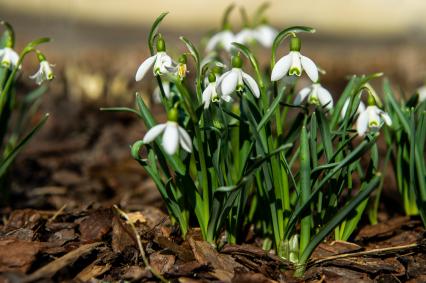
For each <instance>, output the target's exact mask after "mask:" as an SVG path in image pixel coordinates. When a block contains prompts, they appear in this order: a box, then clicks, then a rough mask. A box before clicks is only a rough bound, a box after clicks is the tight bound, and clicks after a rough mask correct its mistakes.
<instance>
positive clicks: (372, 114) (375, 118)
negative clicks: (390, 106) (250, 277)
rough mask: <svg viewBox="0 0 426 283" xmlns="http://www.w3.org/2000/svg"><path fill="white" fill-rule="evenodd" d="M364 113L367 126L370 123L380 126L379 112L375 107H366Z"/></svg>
mask: <svg viewBox="0 0 426 283" xmlns="http://www.w3.org/2000/svg"><path fill="white" fill-rule="evenodd" d="M366 112H367V113H368V126H369V127H370V125H371V124H372V123H374V124H377V125H380V124H381V119H380V112H381V110H380V109H379V108H378V107H377V106H368V107H367V110H366Z"/></svg>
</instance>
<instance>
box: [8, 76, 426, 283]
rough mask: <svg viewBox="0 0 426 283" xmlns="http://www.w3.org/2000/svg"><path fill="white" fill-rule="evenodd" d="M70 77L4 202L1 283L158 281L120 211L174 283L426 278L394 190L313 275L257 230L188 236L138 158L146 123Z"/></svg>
mask: <svg viewBox="0 0 426 283" xmlns="http://www.w3.org/2000/svg"><path fill="white" fill-rule="evenodd" d="M65 73H66V72H65ZM65 77H66V76H65ZM63 80H65V83H59V84H57V85H52V91H51V92H50V93H49V96H50V97H49V99H48V100H46V101H47V102H45V103H44V104H43V111H48V112H50V113H51V119H50V120H49V122H48V123H47V124H46V127H45V128H44V129H43V131H42V132H41V133H40V134H39V135H38V136H37V137H36V139H35V140H34V141H32V143H31V144H30V145H29V147H28V148H27V149H26V150H25V151H24V152H23V154H22V155H21V156H20V158H19V159H18V160H17V162H16V166H15V168H14V169H13V173H12V175H11V180H13V182H12V188H11V191H10V194H9V196H8V197H7V198H3V199H2V200H0V202H1V204H0V219H1V221H0V283H1V282H10V283H14V282H105V281H107V282H113V281H130V282H150V281H157V279H156V278H155V277H153V274H152V273H151V272H150V270H149V269H147V268H146V267H145V265H144V264H143V261H142V258H141V257H140V252H139V249H138V246H137V244H136V237H135V234H134V232H133V230H132V229H130V228H131V227H129V225H128V224H126V222H125V221H124V220H123V219H122V217H119V216H118V215H117V213H116V211H115V210H114V209H113V205H114V204H116V205H118V206H119V207H121V209H123V210H124V211H126V212H127V213H128V216H129V218H130V219H131V221H132V222H133V223H135V226H136V229H137V231H138V234H139V235H140V237H141V241H142V244H143V247H144V249H145V252H146V254H147V258H148V260H149V263H150V265H151V267H152V268H153V269H154V270H155V271H157V272H158V273H160V274H162V275H163V276H164V277H165V278H166V279H168V280H170V281H175V282H301V281H306V282H356V283H360V282H426V243H425V231H424V229H423V228H422V224H421V222H420V220H419V219H418V218H406V217H402V216H400V215H401V208H400V207H399V205H398V204H396V202H395V195H396V194H395V193H394V191H392V190H390V189H389V188H392V183H390V184H387V186H385V188H386V190H385V191H384V192H383V199H382V207H381V211H382V213H381V214H380V219H381V221H380V222H381V223H380V224H378V225H375V226H371V225H366V223H363V224H362V225H361V227H360V229H359V230H358V231H357V233H356V235H355V236H354V238H353V242H352V243H348V242H331V241H329V242H326V243H323V244H321V245H320V246H319V247H318V248H317V249H316V251H315V253H314V254H313V256H312V261H311V262H310V264H309V266H308V268H307V271H306V273H305V277H304V278H303V279H296V278H293V277H292V268H293V267H292V265H291V264H290V263H287V262H285V261H282V260H280V259H279V258H278V257H277V256H275V255H274V254H272V253H267V252H265V251H263V250H262V249H261V248H260V247H259V239H257V238H256V237H255V235H253V233H249V234H248V235H247V236H246V241H245V243H244V244H242V245H226V244H225V245H221V246H220V247H219V248H218V249H215V248H213V247H211V246H210V245H209V244H207V243H206V242H203V241H202V240H201V238H200V235H199V231H197V230H192V231H191V232H190V234H189V235H188V237H187V238H186V239H185V240H183V239H182V238H181V237H180V235H179V230H178V229H177V227H176V226H175V225H172V224H171V223H170V220H169V218H168V217H167V215H166V214H165V213H164V207H163V206H162V201H161V198H160V196H159V194H158V193H157V191H156V189H155V186H154V184H153V183H152V181H151V180H150V179H149V178H148V177H147V176H146V174H145V173H144V172H143V169H142V168H140V167H139V165H138V164H137V163H136V162H135V161H133V160H132V159H131V158H130V155H129V148H128V145H129V144H131V143H132V142H134V141H135V140H137V139H140V138H141V137H143V127H142V124H141V123H140V122H138V121H137V119H135V118H134V117H132V116H131V115H127V114H117V113H100V112H99V110H98V109H99V105H105V104H108V103H107V102H105V101H103V102H99V101H98V102H96V103H77V102H76V101H75V100H73V99H74V98H73V97H72V96H71V95H70V91H71V88H72V90H73V91H76V88H77V85H78V84H77V83H75V82H76V80H74V79H72V80H71V79H69V80H68V81H67V80H66V78H61V75H60V73H59V74H58V81H60V82H63ZM125 83H129V82H125ZM129 84H130V83H129ZM67 87H69V88H70V89H68V88H67ZM130 88H131V87H130ZM129 95H130V97H129V99H128V100H127V101H132V97H131V94H129ZM111 104H112V105H123V104H125V103H119V102H117V101H115V102H114V103H111ZM387 179H389V178H387ZM386 181H387V182H388V180H386ZM385 185H386V182H385Z"/></svg>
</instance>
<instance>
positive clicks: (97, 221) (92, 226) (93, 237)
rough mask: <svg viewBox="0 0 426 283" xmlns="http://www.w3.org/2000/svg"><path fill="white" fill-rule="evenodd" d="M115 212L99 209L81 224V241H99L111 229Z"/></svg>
mask: <svg viewBox="0 0 426 283" xmlns="http://www.w3.org/2000/svg"><path fill="white" fill-rule="evenodd" d="M112 215H113V212H112V210H111V209H109V208H108V209H98V210H95V211H94V212H92V213H91V214H90V215H89V216H88V217H87V218H85V219H83V220H82V221H81V222H80V233H81V241H82V242H84V243H90V242H95V241H99V240H101V239H102V237H103V236H105V235H106V234H107V233H108V232H109V231H110V229H111V227H112V226H111V221H112Z"/></svg>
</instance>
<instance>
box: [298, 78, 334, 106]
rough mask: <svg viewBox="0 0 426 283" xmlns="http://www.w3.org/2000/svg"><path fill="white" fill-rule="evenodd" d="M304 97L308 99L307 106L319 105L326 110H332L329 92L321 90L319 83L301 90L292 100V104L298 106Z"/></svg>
mask: <svg viewBox="0 0 426 283" xmlns="http://www.w3.org/2000/svg"><path fill="white" fill-rule="evenodd" d="M306 97H307V98H308V103H309V104H314V105H321V106H322V107H325V108H326V109H328V110H330V109H331V108H333V97H332V96H331V94H330V92H329V91H328V90H326V89H325V88H323V87H322V86H321V84H319V83H313V84H312V85H310V86H308V87H305V88H303V89H301V90H300V91H299V92H298V93H297V95H296V97H295V99H294V104H295V105H300V104H301V103H302V101H303V100H305V99H306Z"/></svg>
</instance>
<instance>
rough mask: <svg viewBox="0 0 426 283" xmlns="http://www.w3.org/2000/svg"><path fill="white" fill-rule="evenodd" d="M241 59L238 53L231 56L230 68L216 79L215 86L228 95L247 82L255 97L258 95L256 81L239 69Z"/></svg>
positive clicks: (241, 62)
mask: <svg viewBox="0 0 426 283" xmlns="http://www.w3.org/2000/svg"><path fill="white" fill-rule="evenodd" d="M242 65H243V61H242V60H241V58H240V56H239V55H236V56H233V57H232V69H231V70H230V71H228V72H226V73H224V74H223V75H222V76H221V77H220V78H219V80H218V83H217V88H218V89H219V90H220V92H221V94H222V95H223V96H225V97H226V96H229V95H230V94H231V93H233V92H234V91H241V90H242V89H243V87H244V83H246V84H247V86H248V87H249V89H250V91H251V92H252V93H253V95H254V96H255V97H256V98H259V96H260V90H259V87H258V85H257V83H256V81H255V80H254V79H253V78H252V77H251V76H250V75H249V74H246V73H244V72H243V70H241V67H242Z"/></svg>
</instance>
